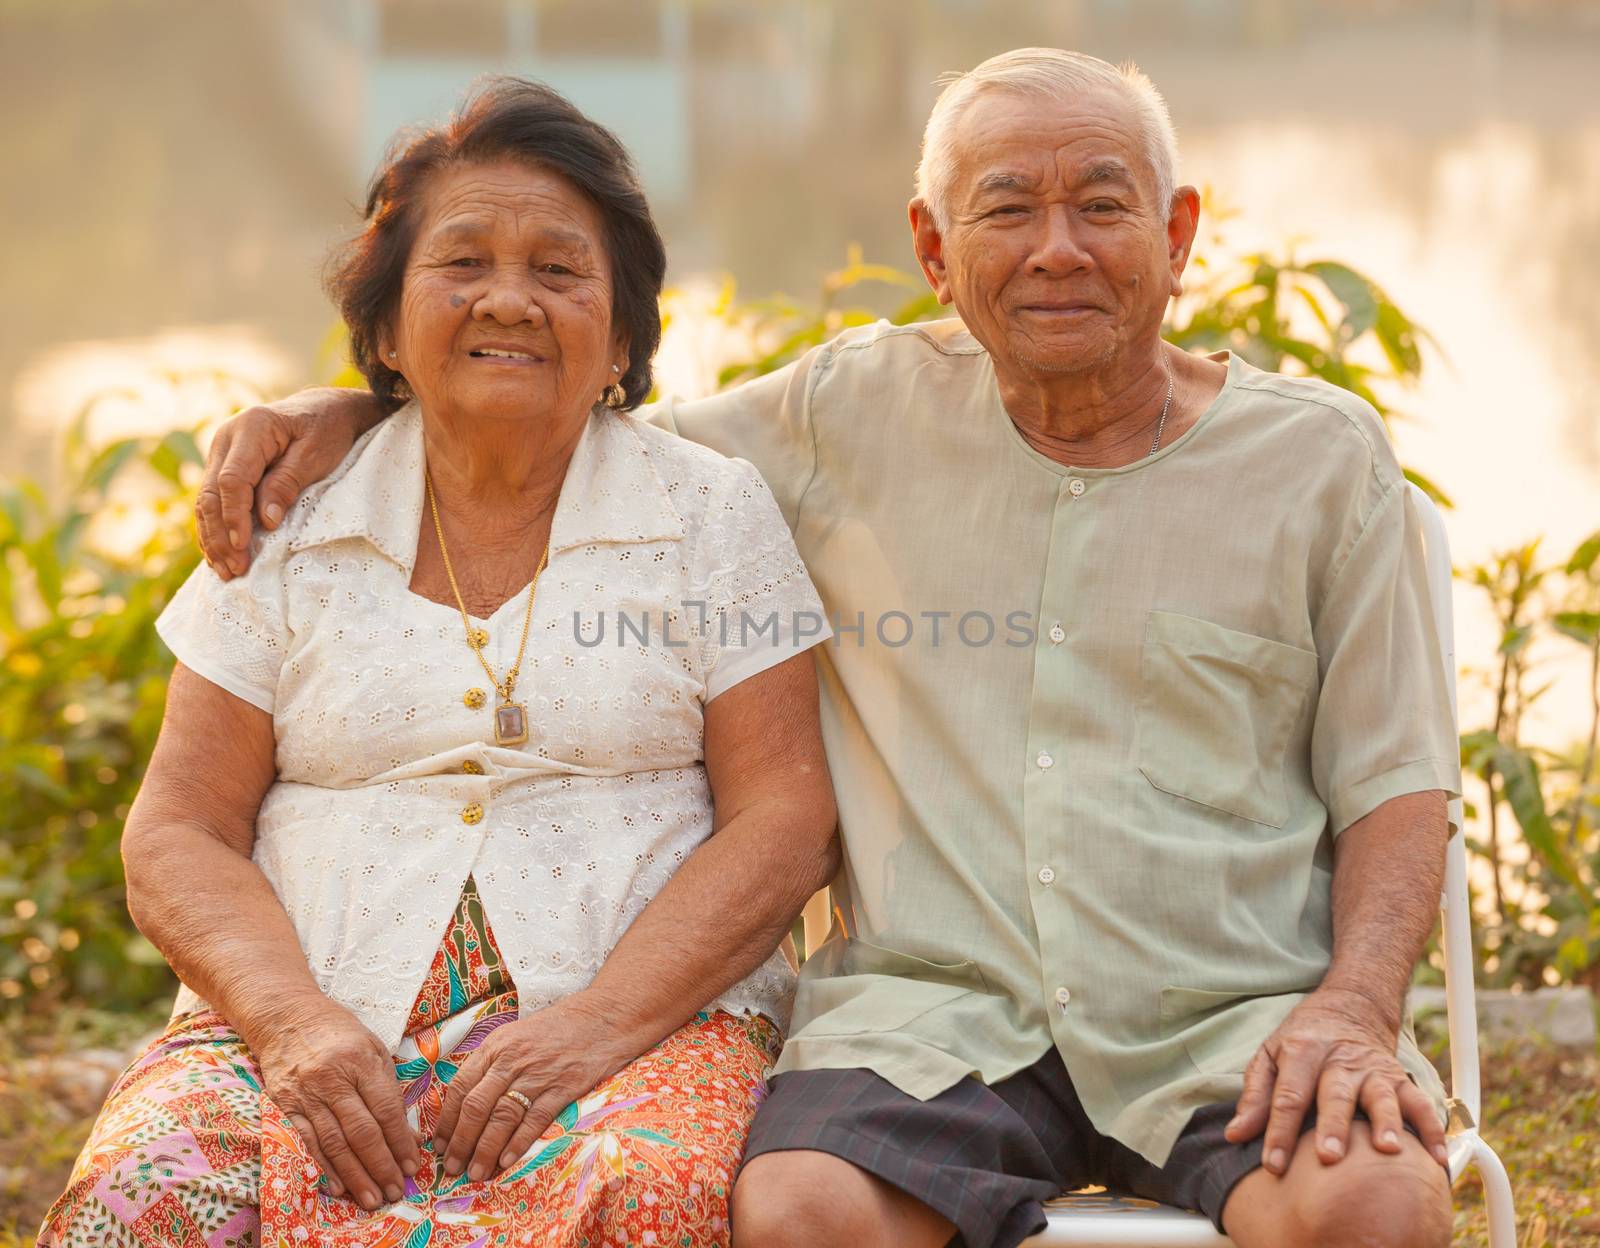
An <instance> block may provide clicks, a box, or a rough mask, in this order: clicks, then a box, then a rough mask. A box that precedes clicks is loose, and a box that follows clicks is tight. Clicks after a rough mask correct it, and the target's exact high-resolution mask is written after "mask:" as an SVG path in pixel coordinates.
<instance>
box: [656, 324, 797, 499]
mask: <svg viewBox="0 0 1600 1248" xmlns="http://www.w3.org/2000/svg"><path fill="white" fill-rule="evenodd" d="M827 349H828V348H827V347H826V346H822V347H817V348H814V349H813V350H812V351H810V352H808V353H807V354H806V355H805V356H803V357H802V358H800V359H798V360H796V361H795V362H794V363H792V364H789V365H786V366H785V367H783V368H780V369H778V370H776V371H775V372H771V373H768V374H767V375H766V376H764V377H757V378H755V379H754V380H752V381H747V382H744V383H743V384H741V385H738V386H735V387H734V388H733V389H731V390H724V391H723V392H722V393H721V394H714V395H711V396H710V397H708V398H703V399H687V400H685V399H667V400H664V401H663V402H661V403H658V404H656V405H655V406H654V407H653V408H651V409H649V410H645V411H641V412H640V413H639V414H640V416H642V417H644V418H645V419H646V420H648V421H650V422H651V423H652V424H655V425H659V426H660V427H661V428H663V429H667V430H670V431H671V432H673V433H676V434H678V435H679V436H680V437H684V438H688V439H689V440H690V441H691V442H698V443H700V445H701V446H709V447H710V448H711V449H712V450H714V451H716V452H717V453H718V454H721V455H728V456H732V457H737V458H739V459H745V460H749V461H750V463H752V464H754V465H755V467H756V470H757V471H758V472H759V473H760V474H761V476H762V478H763V479H764V480H765V481H766V482H767V485H768V488H769V489H770V490H771V493H772V495H773V497H774V498H776V499H777V502H778V509H779V510H780V511H781V512H782V513H783V516H784V519H785V520H787V521H788V524H789V527H790V528H791V529H793V528H794V527H795V524H796V523H797V517H798V516H799V512H800V500H801V498H802V497H803V496H804V495H805V492H806V488H807V487H808V486H809V485H810V484H811V480H812V478H813V477H814V476H815V474H816V470H817V443H816V435H815V431H814V429H813V428H812V423H811V390H812V387H813V385H814V383H815V380H816V377H817V376H818V374H819V373H820V372H821V371H822V368H823V365H822V364H821V362H820V361H821V360H822V359H823V358H824V352H825V351H826V350H827Z"/></svg>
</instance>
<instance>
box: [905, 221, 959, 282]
mask: <svg viewBox="0 0 1600 1248" xmlns="http://www.w3.org/2000/svg"><path fill="white" fill-rule="evenodd" d="M906 211H907V214H908V215H909V216H910V218H911V245H912V246H913V247H915V248H916V251H917V263H918V264H919V265H921V266H922V276H923V277H925V278H927V279H928V285H929V286H931V287H933V293H934V296H935V298H937V299H938V300H939V302H940V303H941V304H948V303H949V302H950V301H951V294H950V275H949V273H948V272H947V271H946V269H945V264H944V234H943V232H942V231H941V230H940V229H939V227H938V226H937V225H936V224H935V223H934V220H933V213H932V211H930V210H929V208H928V205H927V204H926V203H924V202H923V201H922V200H921V199H913V200H912V201H911V203H910V204H909V205H908V206H907V209H906Z"/></svg>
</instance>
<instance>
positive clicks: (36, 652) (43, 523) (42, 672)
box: [0, 412, 201, 1009]
mask: <svg viewBox="0 0 1600 1248" xmlns="http://www.w3.org/2000/svg"><path fill="white" fill-rule="evenodd" d="M88 414H89V413H87V412H86V413H84V415H83V418H81V419H80V420H79V421H78V422H77V423H76V424H75V425H74V427H73V429H72V430H71V431H70V432H69V435H68V437H67V438H66V441H65V448H64V460H65V469H66V479H67V480H68V481H69V482H70V485H69V486H68V488H67V489H65V490H64V491H62V493H61V497H60V498H59V499H57V500H52V499H51V498H49V497H48V496H47V495H46V493H45V491H44V490H43V489H42V488H41V487H40V486H39V485H38V484H36V483H34V482H30V481H21V482H14V483H9V484H6V485H4V486H3V487H0V670H3V672H4V679H3V681H0V1007H5V1006H11V1007H16V1006H18V1005H20V1004H21V1003H22V1002H24V1001H27V1000H31V1001H32V1002H33V1003H34V1004H35V1005H37V1006H40V1007H45V1006H50V1005H53V1004H59V1003H61V1002H64V1001H89V1002H93V1003H95V1004H97V1005H100V1006H102V1007H105V1008H109V1009H116V1008H124V1007H126V1008H133V1007H138V1006H142V1005H144V1004H146V1003H148V1002H149V1001H151V1000H152V999H153V998H154V997H157V996H159V995H161V994H163V993H166V992H168V991H170V989H171V986H172V977H171V973H170V972H169V971H168V970H167V967H166V965H165V963H164V962H163V961H162V960H161V957H160V955H159V954H157V953H156V951H155V950H154V949H153V948H151V946H150V945H149V944H148V942H146V941H145V940H144V938H143V937H141V936H140V935H139V934H138V932H137V931H136V930H135V929H134V928H133V925H132V924H131V922H130V921H129V919H128V914H127V909H126V906H125V903H124V896H123V877H122V863H121V858H120V855H119V841H120V838H121V833H122V824H123V820H124V819H125V818H126V816H127V813H128V808H129V805H130V803H131V802H132V801H133V797H134V794H135V793H136V792H137V790H138V785H139V780H140V777H141V776H142V775H143V771H144V766H145V763H146V760H147V759H148V758H149V755H150V750H151V748H152V746H153V745H154V742H155V737H156V732H157V730H158V728H159V727H160V721H161V714H162V707H163V704H164V701H165V696H166V683H167V677H168V675H169V674H170V672H171V667H172V657H171V655H170V654H168V653H167V651H166V649H165V647H164V646H162V645H161V643H160V641H159V640H158V639H157V638H156V635H155V631H154V629H153V627H152V625H153V622H154V620H155V617H156V615H157V614H159V612H160V610H161V608H162V607H163V606H164V605H165V604H166V602H167V600H168V599H169V598H170V597H171V595H172V593H173V592H174V591H175V590H176V589H177V587H178V585H179V584H181V583H182V581H183V579H184V577H186V576H187V575H188V573H189V571H190V569H192V568H193V567H194V565H195V563H196V562H197V559H198V552H197V551H196V549H195V547H194V544H193V541H192V530H191V529H190V526H189V524H188V522H187V520H188V516H189V515H190V513H191V512H192V509H193V484H192V477H193V474H195V473H197V472H198V465H199V464H200V463H201V455H200V451H199V448H198V447H197V445H196V443H195V439H194V436H193V434H192V433H190V432H186V431H176V432H172V433H168V434H167V435H165V436H164V437H159V438H125V439H119V440H117V441H114V442H111V443H110V444H109V445H106V446H103V447H98V448H92V447H90V446H89V445H87V443H86V442H85V440H84V436H83V429H84V427H85V425H86V423H87V417H88Z"/></svg>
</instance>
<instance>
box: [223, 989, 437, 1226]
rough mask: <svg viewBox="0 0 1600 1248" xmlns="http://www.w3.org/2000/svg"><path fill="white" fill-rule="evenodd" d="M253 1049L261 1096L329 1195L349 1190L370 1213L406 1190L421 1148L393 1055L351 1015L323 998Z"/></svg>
mask: <svg viewBox="0 0 1600 1248" xmlns="http://www.w3.org/2000/svg"><path fill="white" fill-rule="evenodd" d="M252 1049H253V1051H254V1053H255V1055H256V1060H257V1061H258V1062H259V1063H260V1065H261V1080H262V1083H263V1085H264V1086H265V1088H266V1090H267V1094H268V1095H269V1096H270V1097H272V1099H273V1101H274V1102H275V1103H276V1104H277V1106H278V1108H280V1109H281V1110H282V1111H283V1112H284V1115H285V1116H286V1117H287V1118H288V1119H289V1121H290V1122H291V1123H293V1124H294V1128H295V1130H296V1131H298V1132H300V1135H301V1136H302V1138H304V1140H305V1142H306V1145H307V1147H308V1148H309V1149H310V1151H311V1155H312V1157H314V1158H315V1159H316V1162H317V1165H318V1166H319V1167H320V1168H321V1170H322V1173H323V1174H325V1175H326V1176H327V1178H328V1184H329V1186H330V1187H331V1188H332V1190H333V1194H334V1195H335V1196H343V1195H345V1194H346V1193H349V1194H350V1196H351V1198H352V1199H353V1200H354V1201H355V1202H356V1203H357V1204H358V1205H360V1206H361V1207H362V1208H363V1209H368V1210H371V1209H376V1208H378V1207H379V1206H380V1205H381V1204H382V1203H383V1202H384V1201H385V1200H387V1201H389V1202H390V1203H393V1202H394V1201H397V1200H400V1199H401V1198H402V1197H403V1196H404V1195H405V1179H406V1177H407V1176H409V1175H413V1174H415V1173H416V1172H417V1169H418V1167H419V1163H420V1161H421V1154H422V1149H421V1145H420V1144H419V1143H418V1141H417V1137H416V1135H415V1134H414V1133H413V1132H412V1130H411V1127H410V1125H409V1124H408V1123H407V1122H406V1109H405V1103H404V1101H403V1100H402V1099H401V1094H400V1083H399V1080H398V1079H396V1078H395V1073H394V1059H393V1058H392V1057H391V1056H390V1054H389V1051H388V1050H387V1049H385V1048H384V1047H383V1045H382V1044H381V1043H379V1041H378V1038H377V1037H376V1036H374V1035H373V1034H372V1033H371V1032H370V1031H368V1030H367V1029H366V1028H365V1027H363V1026H362V1025H361V1024H360V1023H359V1022H358V1021H357V1020H356V1017H355V1015H353V1014H351V1013H350V1011H348V1010H346V1009H345V1008H344V1007H342V1006H339V1005H335V1004H333V1003H332V1002H331V1001H330V1002H328V1004H327V1007H326V1008H325V1009H319V1010H317V1011H316V1012H315V1013H313V1014H311V1015H310V1016H309V1017H301V1018H298V1019H296V1020H295V1021H294V1022H293V1023H292V1025H285V1026H282V1027H279V1028H276V1029H275V1030H274V1032H273V1034H272V1035H271V1036H270V1037H269V1038H267V1039H265V1040H260V1041H258V1042H256V1043H255V1044H253V1045H252ZM380 1193H381V1196H380Z"/></svg>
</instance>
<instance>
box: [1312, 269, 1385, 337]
mask: <svg viewBox="0 0 1600 1248" xmlns="http://www.w3.org/2000/svg"><path fill="white" fill-rule="evenodd" d="M1306 272H1307V273H1310V274H1311V275H1312V276H1314V277H1315V278H1317V279H1318V280H1319V281H1320V282H1321V283H1322V284H1323V285H1324V286H1326V287H1327V288H1328V290H1329V291H1330V292H1332V294H1333V297H1334V298H1335V299H1337V300H1338V301H1339V302H1340V303H1341V304H1343V305H1344V324H1343V325H1342V326H1340V336H1341V337H1342V338H1343V339H1344V341H1346V342H1352V341H1354V340H1355V339H1357V338H1359V337H1361V335H1362V334H1364V333H1366V332H1367V331H1368V330H1369V329H1371V328H1373V326H1375V325H1376V324H1377V323H1378V305H1379V298H1378V293H1377V291H1376V289H1375V288H1374V287H1373V285H1372V283H1371V282H1370V281H1368V280H1367V279H1366V278H1364V277H1362V276H1361V274H1359V273H1357V272H1356V271H1355V270H1354V269H1352V268H1350V267H1348V266H1347V265H1343V264H1338V263H1336V262H1334V261H1332V260H1319V261H1317V262H1316V263H1314V264H1308V265H1306Z"/></svg>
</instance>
